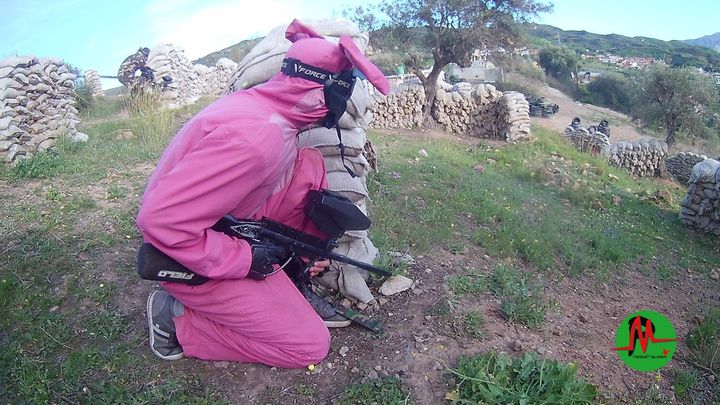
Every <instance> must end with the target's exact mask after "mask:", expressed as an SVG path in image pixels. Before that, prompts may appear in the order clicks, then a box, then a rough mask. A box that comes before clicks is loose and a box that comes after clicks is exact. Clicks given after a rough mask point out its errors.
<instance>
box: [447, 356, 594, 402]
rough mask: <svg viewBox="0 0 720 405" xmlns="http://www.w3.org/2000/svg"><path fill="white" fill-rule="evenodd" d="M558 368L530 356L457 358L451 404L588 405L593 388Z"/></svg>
mask: <svg viewBox="0 0 720 405" xmlns="http://www.w3.org/2000/svg"><path fill="white" fill-rule="evenodd" d="M575 373H576V368H575V365H573V364H570V365H562V364H559V363H558V362H556V361H553V360H547V359H539V358H537V357H536V356H534V355H532V354H526V355H525V356H524V357H522V358H510V357H507V356H505V355H502V354H496V353H494V352H490V353H486V354H483V355H480V356H476V357H470V358H461V359H460V360H459V361H458V365H457V367H456V368H455V369H450V370H449V374H450V375H452V376H453V377H454V378H455V379H456V380H458V379H459V380H460V381H459V382H458V383H457V386H456V388H455V390H454V391H452V392H450V393H449V394H448V397H447V398H448V399H450V403H452V404H478V403H480V404H541V403H553V404H589V403H592V401H593V400H594V399H595V396H596V395H597V392H596V388H595V387H594V386H593V385H591V384H588V383H586V382H585V381H584V380H583V379H582V378H577V377H576V376H575Z"/></svg>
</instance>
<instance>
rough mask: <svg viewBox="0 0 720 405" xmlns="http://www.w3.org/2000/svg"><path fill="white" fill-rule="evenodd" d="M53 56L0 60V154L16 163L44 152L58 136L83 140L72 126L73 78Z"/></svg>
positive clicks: (76, 118) (7, 160) (15, 57)
mask: <svg viewBox="0 0 720 405" xmlns="http://www.w3.org/2000/svg"><path fill="white" fill-rule="evenodd" d="M74 79H75V74H73V73H71V72H70V71H69V70H68V68H67V66H66V65H65V63H64V62H63V61H62V60H60V59H55V58H35V57H33V56H12V57H9V58H5V59H2V60H0V156H2V160H3V161H4V162H6V163H12V162H17V161H18V160H19V159H23V158H27V157H29V156H30V155H32V154H33V153H34V152H37V151H43V150H45V149H47V148H49V147H50V146H52V145H53V144H54V143H55V140H56V139H57V138H59V137H61V136H69V137H71V138H72V139H86V138H87V136H86V135H84V134H80V133H79V132H78V131H77V129H76V128H75V127H76V125H77V123H78V122H80V121H79V119H78V117H77V114H78V111H77V110H76V109H75V98H74V87H73V80H74Z"/></svg>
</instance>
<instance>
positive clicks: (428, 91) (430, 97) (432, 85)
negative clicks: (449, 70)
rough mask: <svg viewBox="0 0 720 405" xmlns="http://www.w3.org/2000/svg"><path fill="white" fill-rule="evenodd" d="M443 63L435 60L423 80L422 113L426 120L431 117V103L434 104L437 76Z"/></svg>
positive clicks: (443, 65)
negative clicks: (423, 99) (423, 100)
mask: <svg viewBox="0 0 720 405" xmlns="http://www.w3.org/2000/svg"><path fill="white" fill-rule="evenodd" d="M445 65H447V64H446V63H442V62H438V61H437V60H436V61H435V64H434V65H433V68H432V71H430V74H429V75H428V77H427V78H426V79H425V81H424V82H423V87H424V88H425V105H424V106H423V115H424V116H425V121H426V122H427V121H429V120H431V119H432V116H431V113H432V108H433V105H434V104H435V95H436V94H437V81H438V77H440V72H442V70H443V68H444V67H445Z"/></svg>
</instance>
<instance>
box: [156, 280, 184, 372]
mask: <svg viewBox="0 0 720 405" xmlns="http://www.w3.org/2000/svg"><path fill="white" fill-rule="evenodd" d="M177 306H180V307H181V308H182V304H180V303H179V302H177V301H176V300H175V298H174V297H173V296H172V295H170V294H169V293H168V292H167V291H165V290H155V291H153V292H151V293H150V296H149V297H148V300H147V320H148V332H149V333H150V350H152V352H153V353H155V355H156V356H158V357H160V358H161V359H163V360H179V359H182V358H183V349H182V346H180V342H178V339H177V335H176V334H175V323H174V322H173V315H179V314H176V313H174V312H177V311H174V309H175V308H176V307H177Z"/></svg>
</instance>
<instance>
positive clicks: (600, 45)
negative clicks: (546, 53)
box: [524, 24, 720, 70]
mask: <svg viewBox="0 0 720 405" xmlns="http://www.w3.org/2000/svg"><path fill="white" fill-rule="evenodd" d="M524 31H525V33H526V35H527V37H528V41H529V42H530V44H531V45H532V46H533V47H535V48H540V47H544V46H547V45H550V44H558V43H560V44H561V45H564V46H567V47H568V48H571V49H573V50H575V51H576V52H579V53H586V54H587V53H590V54H602V53H611V54H615V55H618V56H625V57H627V56H651V57H653V58H656V59H662V60H664V61H665V62H666V63H667V64H668V65H671V66H675V67H681V66H689V67H701V68H707V69H708V70H718V69H720V53H718V52H717V51H715V50H712V49H708V48H706V47H703V46H698V45H692V44H689V43H686V42H684V41H662V40H659V39H654V38H646V37H633V38H630V37H626V36H623V35H617V34H609V35H600V34H593V33H591V32H587V31H564V30H561V29H560V28H557V27H553V26H551V25H542V24H526V26H525V30H524Z"/></svg>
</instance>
